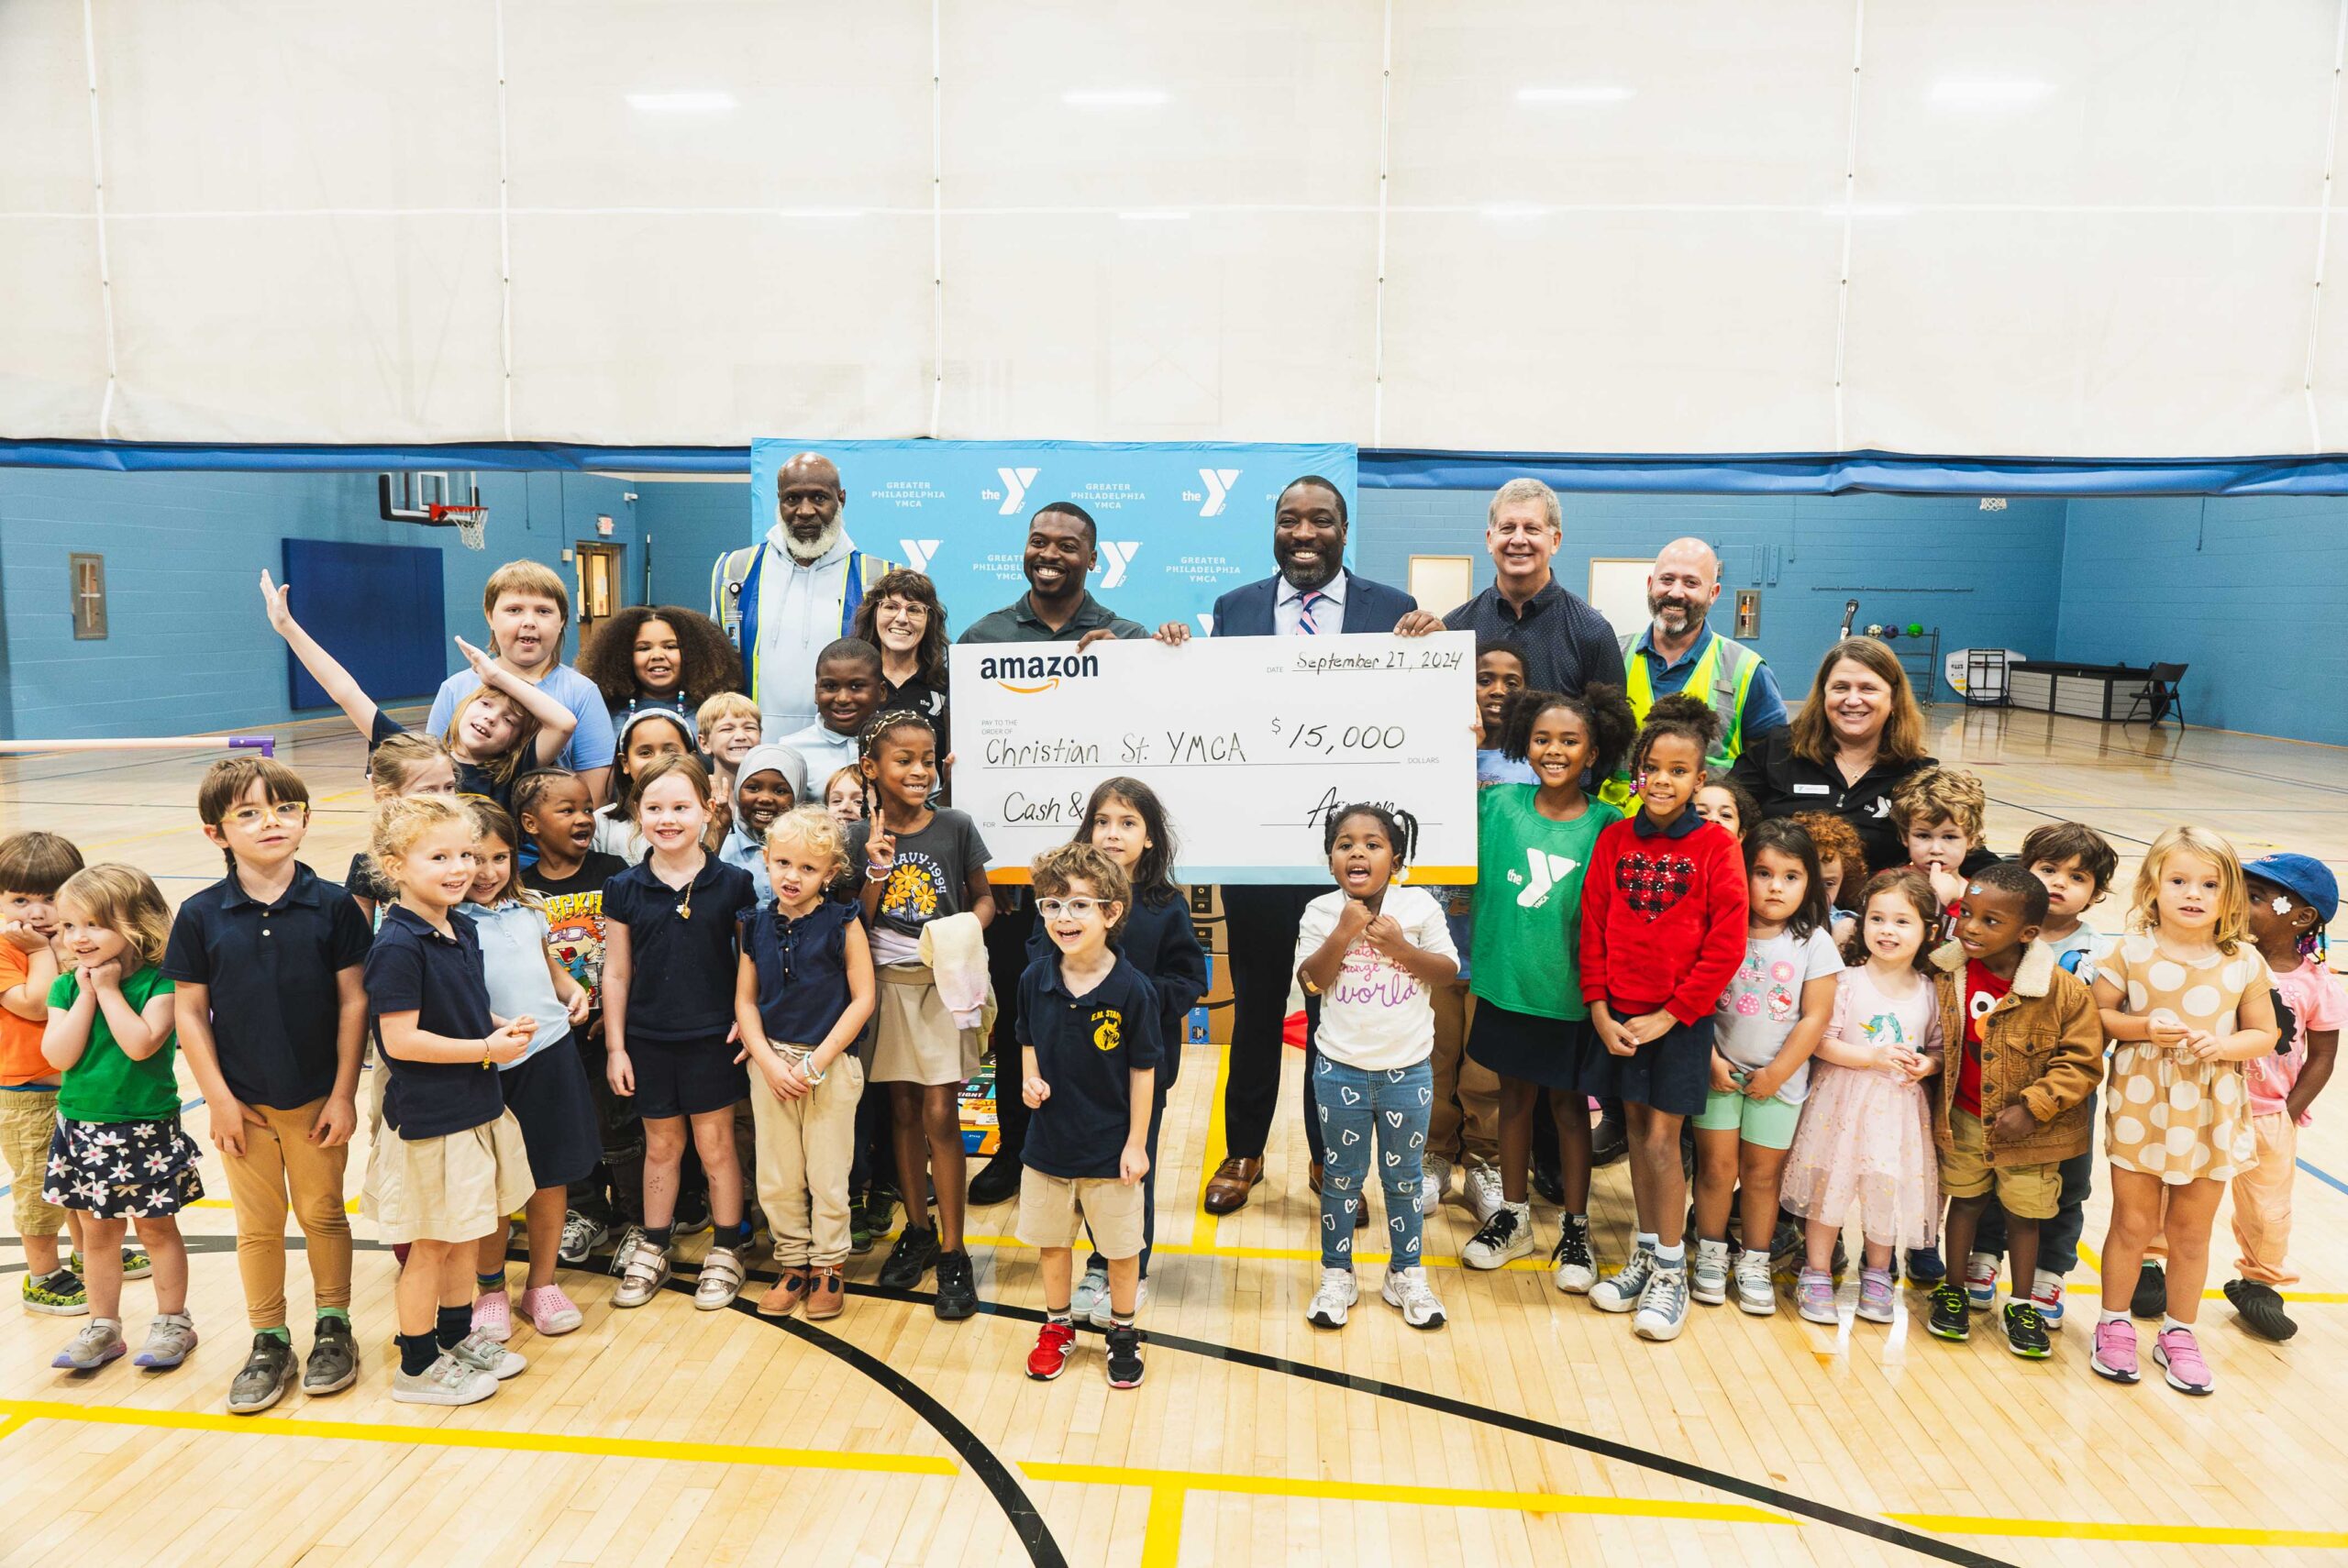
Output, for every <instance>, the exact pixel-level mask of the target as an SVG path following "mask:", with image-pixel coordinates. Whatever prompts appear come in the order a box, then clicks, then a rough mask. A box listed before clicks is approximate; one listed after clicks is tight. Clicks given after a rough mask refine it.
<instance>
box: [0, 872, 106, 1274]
mask: <svg viewBox="0 0 2348 1568" xmlns="http://www.w3.org/2000/svg"><path fill="white" fill-rule="evenodd" d="M80 869H82V852H81V851H80V850H77V849H75V848H74V847H73V845H72V844H70V843H68V842H67V841H66V840H64V839H62V838H60V837H59V836H58V835H57V834H53V833H20V834H11V835H10V836H9V837H7V838H6V839H0V1164H5V1165H6V1167H7V1175H8V1181H9V1196H10V1197H11V1198H13V1199H14V1201H15V1204H16V1214H17V1235H18V1236H20V1237H22V1238H23V1240H24V1246H25V1286H24V1297H25V1309H26V1310H27V1311H28V1312H44V1313H47V1314H49V1315H50V1316H51V1317H56V1318H78V1317H81V1316H83V1314H84V1313H86V1312H88V1311H89V1309H90V1298H89V1295H88V1293H87V1292H86V1291H85V1290H84V1289H83V1286H82V1279H81V1275H78V1274H76V1273H75V1272H74V1271H73V1270H72V1269H71V1268H68V1267H66V1266H65V1264H64V1262H63V1260H62V1259H61V1258H59V1257H58V1255H57V1237H58V1234H59V1232H60V1231H66V1230H70V1231H72V1235H73V1251H74V1253H75V1254H76V1255H79V1253H81V1251H82V1217H81V1216H80V1215H79V1214H76V1213H74V1212H72V1210H70V1209H60V1208H59V1207H57V1205H55V1204H53V1203H51V1202H50V1201H49V1200H48V1199H46V1198H42V1197H41V1195H40V1189H41V1183H42V1181H43V1179H44V1176H45V1173H46V1172H47V1171H48V1169H49V1140H50V1134H51V1133H53V1132H56V1131H57V1081H58V1072H57V1069H56V1068H54V1067H52V1066H50V1065H49V1061H48V1059H47V1058H46V1057H44V1056H43V1055H41V1054H40V1037H41V1028H42V1026H43V1025H44V1024H45V1023H47V1022H48V1021H49V988H50V986H51V985H53V984H55V983H56V980H57V955H56V954H55V953H54V952H52V951H51V950H50V945H49V940H50V937H51V936H52V935H54V934H55V933H56V931H57V889H60V888H61V887H63V886H64V885H65V879H66V878H68V877H71V876H72V875H73V873H74V872H76V871H79V870H80Z"/></svg>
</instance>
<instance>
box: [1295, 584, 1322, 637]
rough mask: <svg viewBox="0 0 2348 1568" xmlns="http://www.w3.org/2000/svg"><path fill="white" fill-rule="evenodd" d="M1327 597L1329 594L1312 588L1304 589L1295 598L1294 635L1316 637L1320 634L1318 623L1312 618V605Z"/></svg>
mask: <svg viewBox="0 0 2348 1568" xmlns="http://www.w3.org/2000/svg"><path fill="white" fill-rule="evenodd" d="M1328 597H1329V596H1328V595H1327V594H1325V593H1324V592H1322V591H1320V590H1319V589H1317V588H1313V589H1307V590H1305V591H1304V593H1303V594H1302V595H1301V597H1300V598H1299V599H1298V600H1297V602H1296V635H1298V636H1300V637H1317V636H1319V635H1321V627H1320V624H1319V623H1317V622H1315V621H1314V620H1313V619H1312V607H1313V606H1314V605H1315V604H1318V603H1320V602H1321V601H1323V600H1324V599H1326V598H1328Z"/></svg>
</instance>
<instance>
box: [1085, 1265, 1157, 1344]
mask: <svg viewBox="0 0 2348 1568" xmlns="http://www.w3.org/2000/svg"><path fill="white" fill-rule="evenodd" d="M1084 1277H1085V1278H1086V1279H1087V1280H1090V1279H1091V1277H1092V1276H1091V1275H1090V1274H1088V1275H1085V1276H1084ZM1148 1304H1149V1281H1147V1280H1146V1279H1139V1280H1135V1282H1134V1311H1135V1312H1136V1313H1138V1312H1140V1311H1141V1309H1143V1308H1144V1307H1146V1306H1147V1305H1148ZM1074 1310H1075V1309H1074V1308H1070V1309H1069V1311H1070V1312H1071V1313H1073V1312H1074ZM1115 1320H1116V1310H1115V1309H1114V1308H1113V1307H1112V1306H1111V1305H1110V1302H1109V1275H1108V1274H1107V1273H1106V1271H1103V1272H1102V1275H1101V1295H1100V1297H1099V1299H1097V1300H1095V1301H1094V1302H1093V1303H1092V1316H1091V1318H1090V1319H1089V1320H1088V1321H1090V1322H1091V1325H1092V1326H1093V1327H1094V1328H1096V1329H1102V1330H1106V1329H1107V1328H1108V1327H1109V1325H1110V1324H1111V1323H1112V1322H1113V1321H1115Z"/></svg>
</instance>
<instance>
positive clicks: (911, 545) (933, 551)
mask: <svg viewBox="0 0 2348 1568" xmlns="http://www.w3.org/2000/svg"><path fill="white" fill-rule="evenodd" d="M945 542H946V541H945V540H943V539H900V540H898V541H897V543H898V544H900V545H902V546H903V547H904V550H905V564H906V565H907V566H909V567H911V568H913V569H914V570H915V571H927V570H928V569H929V563H930V562H932V561H934V560H936V558H937V547H938V546H940V545H942V544H944V543H945Z"/></svg>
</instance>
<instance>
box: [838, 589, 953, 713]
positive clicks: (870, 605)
mask: <svg viewBox="0 0 2348 1568" xmlns="http://www.w3.org/2000/svg"><path fill="white" fill-rule="evenodd" d="M890 598H895V599H903V600H908V601H910V602H913V603H915V604H918V605H920V606H921V607H922V608H923V609H925V610H927V611H928V612H929V624H927V626H925V628H924V629H923V631H922V635H921V646H919V647H917V648H915V649H914V672H915V673H916V674H918V675H919V676H920V677H921V678H922V679H923V680H925V681H926V682H928V683H929V685H930V687H931V688H932V689H934V690H939V691H943V690H946V648H947V644H948V643H949V642H951V641H952V640H953V639H951V638H949V637H948V636H947V635H946V606H945V605H943V604H941V603H939V602H938V599H937V584H936V583H934V582H932V581H930V580H929V578H928V575H927V574H926V573H924V572H918V571H906V570H903V569H898V570H896V571H892V572H890V573H889V574H888V575H887V576H885V577H883V578H881V580H880V581H878V582H876V583H874V584H873V585H872V586H871V587H869V588H868V589H866V590H865V591H864V598H863V600H862V601H861V602H859V603H858V605H857V607H856V626H855V629H854V630H853V631H852V632H851V633H850V634H849V635H852V636H854V637H855V638H857V640H858V641H859V642H867V643H870V644H871V645H872V646H874V647H876V648H877V647H879V646H881V628H880V626H879V625H878V624H877V623H878V621H879V620H880V616H881V601H882V600H883V599H890Z"/></svg>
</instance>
